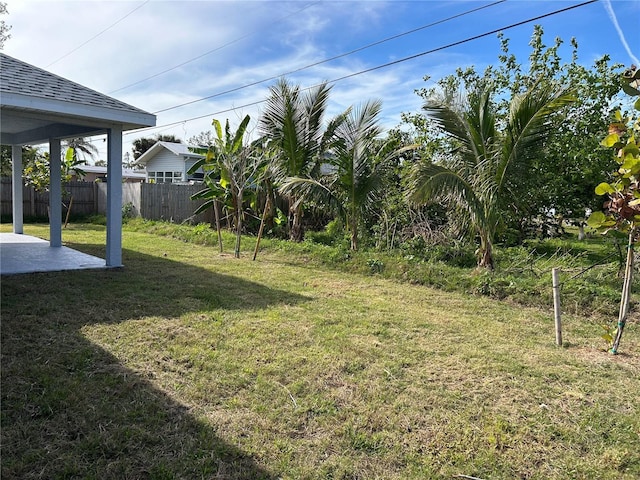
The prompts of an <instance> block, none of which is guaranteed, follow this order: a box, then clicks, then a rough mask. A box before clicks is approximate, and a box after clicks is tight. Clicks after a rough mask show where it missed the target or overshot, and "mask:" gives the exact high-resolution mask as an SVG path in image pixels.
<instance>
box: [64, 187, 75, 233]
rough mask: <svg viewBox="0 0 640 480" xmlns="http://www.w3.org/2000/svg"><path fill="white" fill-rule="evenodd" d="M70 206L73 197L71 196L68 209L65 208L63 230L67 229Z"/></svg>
mask: <svg viewBox="0 0 640 480" xmlns="http://www.w3.org/2000/svg"><path fill="white" fill-rule="evenodd" d="M71 205H73V195H71V199H70V200H69V208H67V216H66V218H65V219H64V228H67V225H68V224H69V215H71Z"/></svg>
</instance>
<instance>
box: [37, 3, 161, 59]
mask: <svg viewBox="0 0 640 480" xmlns="http://www.w3.org/2000/svg"><path fill="white" fill-rule="evenodd" d="M149 1H150V0H145V1H144V2H142V3H141V4H140V5H138V6H137V7H136V8H134V9H133V10H131V11H130V12H129V13H127V14H126V15H125V16H124V17H122V18H121V19H120V20H117V21H115V22H114V23H112V24H111V25H109V26H108V27H107V28H105V29H104V30H102V31H101V32H99V33H96V34H95V35H94V36H93V37H91V38H90V39H89V40H87V41H86V42H84V43H82V44H81V45H79V46H77V47H76V48H74V49H73V50H71V51H70V52H69V53H65V54H64V55H63V56H61V57H60V58H58V59H57V60H54V61H53V62H51V63H50V64H49V65H47V66H46V67H45V68H49V67H50V66H51V65H53V64H55V63H58V62H59V61H60V60H62V59H63V58H67V57H68V56H69V55H71V54H72V53H74V52H76V51H78V50H80V49H81V48H82V47H84V46H85V45H86V44H87V43H89V42H91V41H92V40H95V39H96V38H98V37H99V36H100V35H102V34H103V33H104V32H106V31H107V30H109V29H111V28H113V27H115V26H116V25H117V24H119V23H120V22H121V21H123V20H124V19H125V18H127V17H128V16H129V15H131V14H132V13H133V12H135V11H136V10H139V9H141V8H142V7H144V6H145V5H146V4H147V3H149Z"/></svg>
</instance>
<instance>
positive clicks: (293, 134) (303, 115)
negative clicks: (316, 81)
mask: <svg viewBox="0 0 640 480" xmlns="http://www.w3.org/2000/svg"><path fill="white" fill-rule="evenodd" d="M330 90H331V87H330V86H328V85H327V84H326V83H323V84H322V85H320V86H318V87H316V88H314V89H312V90H310V91H308V92H306V93H303V92H301V91H300V87H299V86H293V85H291V84H290V83H289V82H287V80H286V79H281V80H280V81H278V82H277V83H276V84H275V85H274V86H272V87H271V88H270V92H271V93H270V96H269V98H268V99H267V106H266V108H265V111H264V112H263V114H262V117H261V119H260V122H259V128H260V131H261V133H262V135H264V137H265V138H266V140H268V141H269V143H270V144H271V145H272V146H273V147H275V148H276V150H277V154H276V157H275V165H274V171H275V174H276V176H277V177H279V178H282V179H284V178H286V177H311V176H314V174H317V173H318V171H319V165H320V159H321V157H322V154H323V152H324V151H325V150H326V148H327V144H326V139H327V138H328V136H330V129H331V128H332V127H331V126H330V127H328V128H327V130H325V129H324V128H323V117H324V114H325V111H326V108H327V102H328V100H329V92H330ZM288 201H289V216H290V225H291V227H290V231H289V236H290V238H291V240H294V241H298V242H299V241H302V240H303V238H304V229H303V226H302V216H303V201H304V197H301V196H299V195H298V194H296V193H293V192H292V193H290V194H289V195H288Z"/></svg>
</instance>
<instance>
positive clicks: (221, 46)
mask: <svg viewBox="0 0 640 480" xmlns="http://www.w3.org/2000/svg"><path fill="white" fill-rule="evenodd" d="M503 1H506V0H503ZM318 3H320V2H314V3H310V4H308V5H306V6H304V7H303V8H301V9H300V10H296V11H295V12H293V13H290V14H289V15H286V16H284V17H282V18H280V19H279V20H276V21H275V22H274V23H280V22H282V21H283V20H286V19H287V18H289V17H292V16H293V15H297V14H298V13H300V12H302V11H304V10H306V9H307V8H310V7H312V6H314V5H317V4H318ZM258 33H259V31H255V32H251V33H247V34H246V35H243V36H241V37H238V38H236V39H235V40H231V41H230V42H227V43H225V44H224V45H220V46H219V47H216V48H214V49H213V50H209V51H208V52H205V53H203V54H201V55H198V56H197V57H193V58H191V59H189V60H187V61H185V62H182V63H179V64H178V65H175V66H173V67H171V68H167V69H166V70H163V71H161V72H158V73H156V74H154V75H151V76H150V77H147V78H143V79H142V80H138V81H137V82H133V83H130V84H129V85H125V86H124V87H120V88H118V89H117V90H112V91H110V92H108V93H109V95H111V94H112V93H116V92H119V91H121V90H125V89H127V88H129V87H133V86H134V85H139V84H141V83H144V82H146V81H147V80H151V79H152V78H156V77H159V76H160V75H164V74H165V73H168V72H171V71H172V70H175V69H176V68H180V67H183V66H185V65H187V64H189V63H192V62H195V61H196V60H199V59H201V58H202V57H206V56H207V55H209V54H211V53H213V52H217V51H218V50H222V49H223V48H225V47H228V46H229V45H233V44H234V43H237V42H239V41H240V40H244V39H245V38H249V37H252V36H254V35H257V34H258Z"/></svg>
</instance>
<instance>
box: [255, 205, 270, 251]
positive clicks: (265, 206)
mask: <svg viewBox="0 0 640 480" xmlns="http://www.w3.org/2000/svg"><path fill="white" fill-rule="evenodd" d="M268 208H269V197H268V196H267V201H266V202H265V203H264V213H263V214H262V218H261V219H260V229H259V230H258V239H257V240H256V248H255V249H254V250H253V260H254V261H255V259H256V257H257V256H258V248H260V240H261V239H262V231H263V230H264V223H265V218H266V217H267V211H268Z"/></svg>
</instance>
